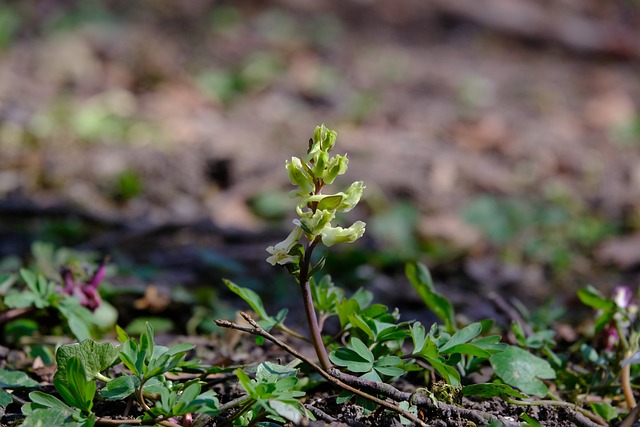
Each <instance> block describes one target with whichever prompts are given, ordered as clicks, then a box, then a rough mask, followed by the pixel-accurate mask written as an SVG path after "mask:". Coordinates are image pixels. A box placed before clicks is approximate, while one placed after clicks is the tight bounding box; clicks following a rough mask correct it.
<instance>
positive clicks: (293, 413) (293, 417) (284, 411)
mask: <svg viewBox="0 0 640 427" xmlns="http://www.w3.org/2000/svg"><path fill="white" fill-rule="evenodd" d="M269 406H270V407H271V409H273V410H274V411H275V412H276V413H277V414H278V415H280V416H281V417H282V418H285V419H286V420H288V421H291V422H292V423H293V424H294V425H300V422H301V421H302V417H303V414H302V412H301V411H300V409H298V408H297V407H296V406H295V405H292V404H291V403H285V402H283V401H281V400H277V399H270V400H269Z"/></svg>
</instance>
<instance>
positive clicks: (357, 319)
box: [349, 314, 376, 340]
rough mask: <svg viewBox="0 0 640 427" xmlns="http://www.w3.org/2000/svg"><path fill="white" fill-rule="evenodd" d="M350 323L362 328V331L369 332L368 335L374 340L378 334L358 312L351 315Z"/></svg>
mask: <svg viewBox="0 0 640 427" xmlns="http://www.w3.org/2000/svg"><path fill="white" fill-rule="evenodd" d="M349 323H351V325H353V326H354V327H356V328H358V329H360V330H362V332H364V333H365V334H367V336H368V337H369V338H371V339H372V340H374V339H375V338H376V334H375V332H373V329H371V327H370V326H369V325H368V324H367V322H365V320H364V319H363V318H362V317H361V316H359V315H358V314H352V315H350V316H349Z"/></svg>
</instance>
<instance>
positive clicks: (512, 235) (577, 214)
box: [462, 195, 616, 271]
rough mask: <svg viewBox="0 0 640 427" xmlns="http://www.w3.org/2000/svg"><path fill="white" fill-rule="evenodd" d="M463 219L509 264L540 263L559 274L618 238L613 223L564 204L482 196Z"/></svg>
mask: <svg viewBox="0 0 640 427" xmlns="http://www.w3.org/2000/svg"><path fill="white" fill-rule="evenodd" d="M462 217H463V219H464V220H465V221H467V222H468V223H470V224H472V225H474V226H476V227H477V228H478V229H479V230H480V231H481V232H482V233H483V234H484V236H485V237H486V238H487V239H488V241H489V242H490V243H491V244H492V245H494V246H495V247H496V248H498V250H499V251H500V252H501V253H502V255H503V257H504V258H505V260H506V261H510V262H527V261H530V262H540V263H543V264H545V265H550V266H551V267H552V268H553V269H555V270H556V271H562V270H566V269H568V268H569V267H570V265H571V263H572V260H573V259H574V256H577V255H583V254H586V253H587V252H588V251H589V250H590V249H592V248H593V247H594V246H595V245H597V244H598V243H600V242H601V241H602V240H603V239H605V238H606V237H609V236H611V235H613V234H615V232H616V226H615V225H614V224H613V223H611V222H608V221H606V220H605V219H603V218H601V217H599V216H597V215H595V214H590V213H588V212H587V211H586V210H585V209H584V208H582V207H579V206H576V205H573V204H571V203H568V202H567V201H563V200H543V199H527V198H523V197H500V196H492V195H482V196H478V197H476V198H475V199H473V200H471V201H470V202H469V203H468V204H467V206H466V207H465V209H464V210H463V213H462Z"/></svg>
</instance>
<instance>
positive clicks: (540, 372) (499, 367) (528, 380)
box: [489, 346, 556, 397]
mask: <svg viewBox="0 0 640 427" xmlns="http://www.w3.org/2000/svg"><path fill="white" fill-rule="evenodd" d="M489 360H490V362H491V366H492V367H493V370H494V371H495V373H496V375H497V376H499V377H500V378H501V379H502V380H503V381H504V382H506V383H507V384H509V385H511V386H513V387H516V388H518V389H520V390H522V391H523V392H525V393H527V394H533V395H535V396H539V397H544V396H546V395H547V393H548V391H549V390H548V389H547V386H546V385H545V384H544V383H543V382H542V381H540V379H539V378H542V379H553V378H555V377H556V373H555V371H554V370H553V368H552V367H551V365H550V364H549V362H547V361H546V360H544V359H541V358H539V357H538V356H535V355H533V354H531V353H529V352H528V351H526V350H523V349H521V348H518V347H514V346H510V347H509V348H507V349H506V350H505V351H503V352H502V353H496V354H494V355H492V356H491V358H490V359H489Z"/></svg>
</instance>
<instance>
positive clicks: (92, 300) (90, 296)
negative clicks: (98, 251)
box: [60, 262, 107, 311]
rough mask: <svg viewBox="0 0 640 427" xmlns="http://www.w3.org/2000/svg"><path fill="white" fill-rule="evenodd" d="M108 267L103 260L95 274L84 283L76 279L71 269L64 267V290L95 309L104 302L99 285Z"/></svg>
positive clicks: (87, 306)
mask: <svg viewBox="0 0 640 427" xmlns="http://www.w3.org/2000/svg"><path fill="white" fill-rule="evenodd" d="M106 269H107V266H106V263H104V262H103V263H102V264H100V266H99V267H98V268H97V269H96V271H95V273H93V276H92V277H91V278H90V279H89V280H88V281H87V282H85V283H83V282H79V281H77V280H76V278H75V277H74V275H73V271H72V270H71V269H69V268H67V267H64V268H63V269H62V271H61V272H60V275H61V276H62V281H63V282H64V288H63V289H62V292H63V293H65V294H67V295H71V296H72V297H74V298H76V299H78V300H79V301H80V304H82V306H83V307H86V308H88V309H89V310H91V311H95V310H96V309H97V308H98V307H100V304H101V303H102V298H101V297H100V293H99V292H98V286H100V283H102V281H103V280H104V276H105V272H106Z"/></svg>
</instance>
